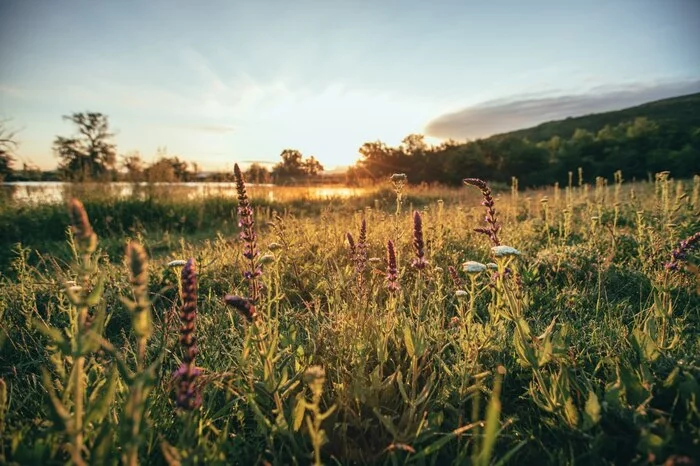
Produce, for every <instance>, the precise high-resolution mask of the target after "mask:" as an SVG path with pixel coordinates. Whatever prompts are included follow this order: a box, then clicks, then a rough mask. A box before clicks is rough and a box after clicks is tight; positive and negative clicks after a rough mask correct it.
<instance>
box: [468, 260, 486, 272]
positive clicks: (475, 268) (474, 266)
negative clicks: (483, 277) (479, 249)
mask: <svg viewBox="0 0 700 466" xmlns="http://www.w3.org/2000/svg"><path fill="white" fill-rule="evenodd" d="M462 270H464V271H465V272H467V273H481V272H483V271H485V270H486V266H485V265H484V264H482V263H481V262H475V261H467V262H465V263H464V264H462Z"/></svg>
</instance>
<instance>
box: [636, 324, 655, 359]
mask: <svg viewBox="0 0 700 466" xmlns="http://www.w3.org/2000/svg"><path fill="white" fill-rule="evenodd" d="M632 346H633V347H634V349H635V350H636V351H637V354H638V355H639V358H640V359H642V360H643V361H646V362H654V361H656V360H657V359H658V358H659V356H660V354H661V353H660V352H659V348H658V347H657V346H656V343H654V340H652V339H651V337H650V336H649V335H648V334H646V333H645V332H644V331H642V330H641V329H639V328H635V329H634V330H632Z"/></svg>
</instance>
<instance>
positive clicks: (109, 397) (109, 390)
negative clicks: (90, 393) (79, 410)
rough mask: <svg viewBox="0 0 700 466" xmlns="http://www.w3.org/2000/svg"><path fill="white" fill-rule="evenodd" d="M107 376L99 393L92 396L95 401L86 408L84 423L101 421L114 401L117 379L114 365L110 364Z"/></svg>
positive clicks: (117, 375)
mask: <svg viewBox="0 0 700 466" xmlns="http://www.w3.org/2000/svg"><path fill="white" fill-rule="evenodd" d="M107 377H108V378H107V382H106V383H105V384H104V385H103V386H102V387H101V389H100V391H99V394H98V395H97V396H95V398H94V400H95V402H94V403H91V404H90V407H89V408H88V411H87V416H86V417H85V422H86V423H88V422H100V421H102V420H103V419H104V417H105V416H106V415H107V412H108V411H109V407H110V406H111V404H112V402H113V401H114V394H115V392H116V389H117V381H118V380H119V371H118V370H117V367H116V365H112V368H111V370H110V371H109V375H108V376H107ZM91 398H92V397H91Z"/></svg>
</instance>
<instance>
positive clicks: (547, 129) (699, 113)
mask: <svg viewBox="0 0 700 466" xmlns="http://www.w3.org/2000/svg"><path fill="white" fill-rule="evenodd" d="M643 117H646V118H648V119H649V120H653V121H655V122H656V123H658V124H662V125H669V126H673V127H674V128H675V129H677V130H680V131H685V130H689V129H691V128H697V127H700V93H697V94H689V95H684V96H680V97H672V98H670V99H663V100H657V101H654V102H649V103H646V104H642V105H637V106H636V107H630V108H625V109H622V110H616V111H612V112H604V113H593V114H590V115H585V116H580V117H573V118H571V117H570V118H566V119H564V120H557V121H550V122H547V123H542V124H539V125H537V126H534V127H532V128H526V129H520V130H517V131H511V132H508V133H501V134H496V135H493V136H491V137H489V138H487V139H494V140H499V139H503V138H506V137H510V136H516V137H519V138H523V139H525V138H527V139H528V140H530V142H534V143H536V142H541V141H547V140H549V139H551V138H552V137H553V136H559V137H560V138H562V139H569V138H571V136H573V134H574V132H575V131H576V130H577V129H585V130H588V131H590V132H592V133H593V134H595V133H597V132H598V131H600V130H601V129H603V128H604V127H605V126H606V125H610V126H615V125H619V124H620V123H623V122H626V121H631V120H634V119H635V118H643Z"/></svg>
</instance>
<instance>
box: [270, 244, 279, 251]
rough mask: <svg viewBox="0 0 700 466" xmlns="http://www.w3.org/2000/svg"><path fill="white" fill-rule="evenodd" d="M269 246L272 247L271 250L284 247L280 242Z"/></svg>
mask: <svg viewBox="0 0 700 466" xmlns="http://www.w3.org/2000/svg"><path fill="white" fill-rule="evenodd" d="M267 247H268V248H269V249H270V251H277V250H278V249H282V245H281V244H280V243H270V244H269V245H268V246H267Z"/></svg>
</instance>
